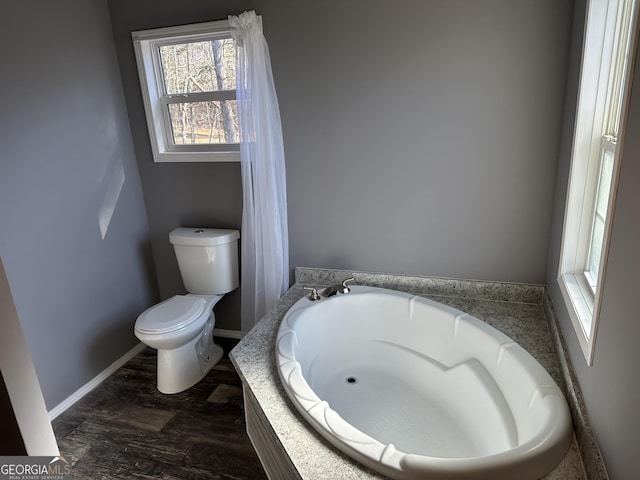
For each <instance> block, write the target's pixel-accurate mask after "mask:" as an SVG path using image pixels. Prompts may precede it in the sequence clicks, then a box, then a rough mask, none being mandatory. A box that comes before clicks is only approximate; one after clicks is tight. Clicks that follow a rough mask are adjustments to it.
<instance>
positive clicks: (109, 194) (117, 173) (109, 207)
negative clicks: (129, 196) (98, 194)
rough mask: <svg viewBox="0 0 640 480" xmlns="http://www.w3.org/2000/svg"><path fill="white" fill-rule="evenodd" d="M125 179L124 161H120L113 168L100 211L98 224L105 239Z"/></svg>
mask: <svg viewBox="0 0 640 480" xmlns="http://www.w3.org/2000/svg"><path fill="white" fill-rule="evenodd" d="M124 179H125V176H124V167H123V166H122V162H121V161H119V162H118V165H117V167H116V168H115V169H114V170H113V174H112V175H111V178H110V179H109V182H108V184H107V188H106V190H105V194H104V199H103V200H102V205H101V206H100V210H99V211H98V226H99V227H100V235H101V236H102V239H103V240H104V239H105V237H106V236H107V230H109V225H110V224H111V219H112V217H113V212H114V211H115V209H116V205H117V203H118V199H119V198H120V192H122V187H123V185H124Z"/></svg>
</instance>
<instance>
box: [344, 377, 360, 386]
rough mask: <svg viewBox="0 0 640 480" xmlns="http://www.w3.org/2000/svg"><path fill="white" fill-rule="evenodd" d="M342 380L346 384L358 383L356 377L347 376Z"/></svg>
mask: <svg viewBox="0 0 640 480" xmlns="http://www.w3.org/2000/svg"><path fill="white" fill-rule="evenodd" d="M344 381H345V383H347V384H348V385H355V384H356V383H358V379H357V378H356V377H347V378H345V379H344Z"/></svg>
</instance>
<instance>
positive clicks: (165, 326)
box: [135, 295, 206, 334]
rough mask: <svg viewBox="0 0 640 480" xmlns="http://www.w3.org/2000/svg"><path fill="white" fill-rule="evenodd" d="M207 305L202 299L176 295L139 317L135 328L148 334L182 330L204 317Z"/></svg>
mask: <svg viewBox="0 0 640 480" xmlns="http://www.w3.org/2000/svg"><path fill="white" fill-rule="evenodd" d="M205 303H206V301H205V299H204V298H202V297H197V296H191V295H176V296H174V297H171V298H170V299H168V300H165V301H164V302H160V303H158V304H157V305H155V306H153V307H151V308H149V309H148V310H146V311H144V312H143V313H142V314H141V315H140V316H139V317H138V320H137V321H136V325H135V328H136V330H138V331H139V332H141V333H147V334H161V333H170V332H173V331H176V330H180V329H182V328H184V327H186V326H187V325H189V324H191V323H193V322H194V321H196V320H197V319H198V318H200V317H201V316H202V313H203V311H204V305H205Z"/></svg>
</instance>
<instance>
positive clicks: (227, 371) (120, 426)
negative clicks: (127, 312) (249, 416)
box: [53, 345, 266, 480]
mask: <svg viewBox="0 0 640 480" xmlns="http://www.w3.org/2000/svg"><path fill="white" fill-rule="evenodd" d="M223 347H225V350H227V349H228V348H229V345H223ZM155 384H156V351H155V350H152V349H150V348H146V349H145V350H144V351H142V352H141V353H140V354H138V355H136V357H134V358H133V359H132V360H130V361H129V362H128V363H127V364H126V365H124V366H123V367H122V368H120V369H119V370H118V371H116V372H115V373H114V374H113V375H112V376H111V377H109V378H108V379H107V380H105V381H104V382H103V383H102V384H101V385H100V386H99V387H97V388H96V389H95V390H93V391H92V392H91V393H89V394H88V395H86V396H85V397H84V398H82V399H81V400H80V401H79V402H77V403H76V404H75V405H73V407H71V408H70V409H69V410H67V411H66V412H64V413H63V414H62V415H60V416H59V417H58V418H56V419H55V420H54V421H53V428H54V431H55V434H56V438H57V439H58V445H59V447H60V452H61V454H62V455H71V456H72V457H73V462H74V466H73V477H74V478H78V479H83V480H85V479H87V480H88V479H99V480H111V479H162V480H206V479H212V480H230V479H234V480H245V479H246V480H261V479H266V476H265V474H264V471H263V470H262V467H261V465H260V462H259V460H258V458H257V456H256V454H255V452H254V451H253V447H252V446H251V443H250V442H249V438H248V437H247V435H246V433H245V423H244V411H243V403H242V388H241V383H240V379H239V377H238V375H237V374H236V372H235V370H234V369H233V366H232V365H231V362H230V361H229V359H228V358H227V357H226V356H225V357H224V358H223V359H222V360H221V361H220V362H219V363H218V365H216V366H215V367H214V369H213V370H212V371H211V372H210V373H209V374H208V375H207V376H206V377H205V379H204V380H202V381H201V382H200V383H198V384H197V385H196V386H194V387H192V388H190V389H189V390H187V391H186V392H182V393H179V394H175V395H163V394H162V393H160V392H158V390H157V389H156V386H155Z"/></svg>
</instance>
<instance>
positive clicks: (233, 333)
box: [213, 328, 244, 340]
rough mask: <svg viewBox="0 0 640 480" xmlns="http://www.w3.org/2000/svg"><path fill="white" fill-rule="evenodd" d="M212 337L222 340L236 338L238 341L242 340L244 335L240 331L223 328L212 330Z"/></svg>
mask: <svg viewBox="0 0 640 480" xmlns="http://www.w3.org/2000/svg"><path fill="white" fill-rule="evenodd" d="M213 336H214V337H223V338H236V339H238V340H242V337H243V336H244V335H243V333H242V332H241V331H240V330H226V329H224V328H214V329H213Z"/></svg>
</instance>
